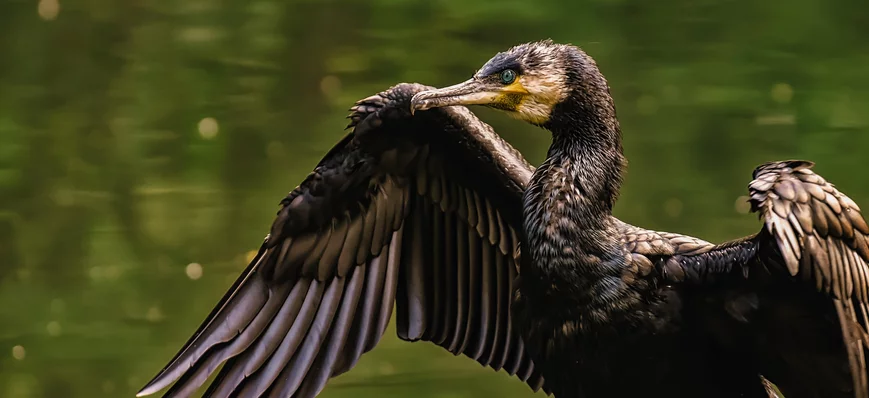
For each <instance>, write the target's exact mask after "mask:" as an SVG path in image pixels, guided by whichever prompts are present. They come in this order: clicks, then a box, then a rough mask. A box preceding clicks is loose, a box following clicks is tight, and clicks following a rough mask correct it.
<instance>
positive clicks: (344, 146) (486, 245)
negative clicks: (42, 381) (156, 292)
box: [139, 84, 548, 397]
mask: <svg viewBox="0 0 869 398" xmlns="http://www.w3.org/2000/svg"><path fill="white" fill-rule="evenodd" d="M424 88H425V87H423V86H419V85H410V84H404V85H399V86H396V87H393V88H392V89H390V90H388V91H385V92H383V93H380V94H378V95H375V96H372V97H369V98H366V99H365V100H362V101H360V102H359V103H357V105H356V106H355V107H354V108H353V113H352V114H351V116H350V119H351V127H353V131H352V132H351V133H350V134H348V135H346V136H345V137H344V138H343V139H342V140H341V141H339V142H338V144H337V145H336V146H335V147H333V148H332V149H331V150H330V151H329V152H328V153H327V155H326V156H325V157H324V158H323V160H321V161H320V163H319V164H318V165H317V167H316V168H315V169H314V171H313V172H312V173H311V174H309V175H308V176H307V177H306V178H305V180H304V181H303V182H302V183H301V184H300V185H299V186H298V187H296V188H295V189H294V190H293V191H292V192H290V194H289V195H288V196H287V197H286V198H285V199H284V200H283V201H282V202H281V208H280V210H279V211H278V214H277V217H276V219H275V221H274V223H273V224H272V228H271V230H270V233H269V235H268V237H267V238H266V240H265V242H264V243H263V245H262V247H261V249H260V251H259V253H258V254H257V256H256V257H255V259H254V260H253V261H252V262H251V263H250V265H249V266H248V267H247V269H245V271H244V272H243V273H242V275H241V276H240V277H239V278H238V280H237V281H236V282H235V283H234V285H233V286H232V287H231V288H230V290H229V291H228V292H227V293H226V294H225V295H224V297H223V298H222V299H221V301H220V303H219V304H218V305H217V306H216V307H215V309H214V310H213V311H212V313H211V314H210V315H209V316H208V318H206V320H205V322H203V324H202V325H201V326H200V328H199V330H197V332H196V334H194V336H193V337H191V339H190V340H189V341H188V342H187V344H185V346H184V347H183V348H182V349H181V350H180V351H179V353H178V354H177V355H176V356H175V358H173V360H172V361H170V363H169V364H168V365H167V366H166V367H165V368H164V369H163V370H162V371H161V372H160V373H159V374H158V375H157V376H155V378H154V379H153V380H152V381H151V382H150V383H148V385H146V386H145V387H144V388H143V389H142V391H140V393H139V396H142V395H148V394H152V393H155V392H157V391H159V390H161V389H163V388H166V387H168V386H169V385H172V387H171V388H170V389H169V390H168V391H167V394H166V395H167V396H190V395H193V394H195V393H196V391H197V390H198V389H199V388H200V387H201V386H202V384H204V383H205V382H206V380H207V378H208V377H209V376H210V375H211V374H212V373H214V372H215V371H217V370H218V368H219V367H220V366H221V365H223V367H222V368H221V369H220V370H219V372H218V375H217V377H216V378H215V380H214V381H213V382H212V384H211V385H210V386H209V387H208V390H207V391H206V395H208V396H214V397H225V396H237V395H241V396H262V395H265V396H281V397H283V396H294V397H313V396H315V395H317V394H318V393H319V392H320V391H322V389H323V388H324V387H325V385H326V383H327V382H328V380H329V379H330V378H331V377H334V376H336V375H339V374H341V373H344V372H346V371H348V370H350V369H352V368H353V366H355V364H356V363H357V361H358V360H359V358H360V357H361V355H363V354H364V353H365V352H368V351H370V350H371V349H373V348H374V347H375V346H376V345H377V343H378V342H379V341H380V339H381V337H382V336H383V334H384V332H385V330H386V327H387V324H388V322H389V320H390V318H391V317H392V312H393V306H395V307H394V308H396V311H397V333H398V336H399V337H400V338H402V339H404V340H408V341H415V340H426V341H431V342H433V343H435V344H438V345H441V346H442V347H443V348H445V349H447V350H449V351H450V352H452V353H453V354H456V355H458V354H464V355H466V356H468V357H470V358H472V359H475V360H476V361H478V362H479V363H480V364H482V365H484V366H490V367H492V368H494V369H496V370H497V369H501V368H505V370H507V371H508V373H510V374H511V375H513V374H515V375H517V376H518V378H519V379H520V380H522V381H525V382H526V383H527V384H528V385H529V386H530V387H531V388H532V389H533V390H535V391H537V390H539V389H543V390H544V391H547V393H548V389H546V388H545V385H544V381H543V379H542V377H540V376H539V374H537V373H536V371H535V366H534V364H533V363H532V361H531V359H530V357H529V356H528V355H526V354H525V352H524V346H523V344H522V341H521V339H520V337H519V336H518V335H517V334H515V333H512V332H511V331H512V327H511V325H510V323H511V317H510V312H509V311H510V292H511V291H512V286H511V285H512V281H513V279H514V278H515V276H516V268H515V265H514V263H513V259H512V254H513V253H514V252H515V251H516V249H517V247H518V245H519V242H518V240H517V239H516V236H517V231H516V228H518V226H519V225H520V219H521V194H522V190H523V187H524V186H525V185H526V184H527V181H528V178H529V177H530V175H531V171H532V169H531V167H530V166H529V165H528V164H527V162H525V160H524V159H522V158H521V156H520V155H519V154H518V152H516V151H515V150H514V149H513V148H512V147H510V146H509V145H508V144H507V143H506V142H504V141H503V140H502V139H500V138H499V137H498V136H497V135H496V134H495V133H494V132H493V131H492V130H491V128H490V127H489V126H487V125H485V124H484V123H482V122H480V121H479V120H478V119H476V117H474V116H473V114H471V113H470V112H469V111H467V109H465V108H461V107H455V108H446V109H435V110H431V111H426V112H420V113H419V114H417V115H416V116H413V117H411V116H410V115H409V113H408V112H407V109H408V106H407V105H408V101H409V99H410V97H411V96H412V94H414V93H416V92H418V91H419V90H421V89H424ZM508 359H509V366H507V367H505V363H506V362H508ZM173 383H174V384H173Z"/></svg>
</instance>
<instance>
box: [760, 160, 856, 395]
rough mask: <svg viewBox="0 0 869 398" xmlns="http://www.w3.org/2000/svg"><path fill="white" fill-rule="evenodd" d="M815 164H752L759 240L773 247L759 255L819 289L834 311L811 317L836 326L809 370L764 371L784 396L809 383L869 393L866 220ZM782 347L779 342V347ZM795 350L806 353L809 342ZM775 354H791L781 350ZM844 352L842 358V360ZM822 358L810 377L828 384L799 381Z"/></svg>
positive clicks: (832, 390) (820, 390) (832, 389)
mask: <svg viewBox="0 0 869 398" xmlns="http://www.w3.org/2000/svg"><path fill="white" fill-rule="evenodd" d="M812 166H813V164H812V163H811V162H806V161H787V162H774V163H767V164H764V165H761V166H759V167H758V168H757V169H755V171H754V181H752V182H751V184H750V185H749V192H750V194H751V196H750V197H751V199H750V201H751V204H752V208H753V209H754V210H755V211H758V212H759V213H760V216H761V218H762V219H763V220H764V224H765V231H766V232H767V233H765V234H760V235H759V236H760V238H759V241H760V243H761V244H766V243H770V242H774V243H775V244H774V245H773V249H774V250H771V251H764V250H763V246H762V247H761V251H760V253H759V254H760V258H761V259H762V261H763V262H764V264H768V266H770V267H775V266H776V265H779V266H780V265H783V266H784V267H785V269H786V270H787V272H788V274H790V275H791V276H793V277H796V278H798V279H800V280H802V281H804V282H806V283H807V284H810V285H811V286H813V287H814V288H815V290H816V291H818V292H820V293H823V294H824V296H825V297H826V298H828V301H829V302H831V303H832V307H833V308H834V309H835V310H834V311H829V310H827V311H825V312H826V315H828V317H827V318H826V319H818V320H816V322H818V323H821V322H823V321H824V320H826V321H828V324H831V325H833V326H838V327H831V328H827V330H828V332H827V334H828V336H825V337H827V341H828V342H825V343H819V345H820V346H821V347H822V348H827V349H828V351H827V352H821V353H818V354H816V355H818V356H820V358H818V359H819V360H818V361H817V362H814V363H811V364H807V366H806V367H807V368H809V369H799V371H798V372H790V373H791V375H792V376H790V377H788V376H786V375H785V374H784V373H786V372H784V371H782V372H778V371H774V372H773V371H771V372H769V373H770V374H769V376H770V379H771V380H772V381H773V382H774V383H777V384H778V385H779V386H780V387H781V389H782V392H783V393H784V394H785V396H787V397H790V396H800V395H799V394H801V393H799V392H797V389H798V388H799V389H802V390H806V389H814V390H815V392H816V395H817V396H821V394H823V396H830V397H832V396H842V397H846V396H847V397H859V398H866V397H867V396H869V386H867V376H869V371H867V367H866V356H867V343H869V339H867V334H866V330H867V325H869V324H867V321H869V319H867V315H869V310H867V304H869V294H867V291H869V264H867V262H869V244H867V235H869V226H867V225H866V221H865V220H864V218H863V215H862V214H861V213H860V208H859V207H858V206H857V204H855V203H854V201H852V200H851V199H850V198H849V197H847V196H845V195H844V194H842V193H841V192H839V190H837V189H836V188H835V187H834V186H833V185H832V184H830V183H828V182H827V181H825V180H824V178H823V177H821V176H820V175H818V174H815V173H814V172H813V171H812V170H811V167H812ZM832 314H835V316H832ZM795 326H796V325H795ZM816 327H817V326H816ZM771 329H774V328H772V327H770V328H768V329H767V330H768V331H770V330H771ZM829 342H836V343H838V344H835V345H834V346H833V347H835V348H834V349H835V351H833V352H830V350H829V349H830V348H831V347H830V343H829ZM787 349H788V348H787V347H781V351H784V350H787ZM800 350H801V351H803V352H805V351H807V348H800ZM777 354H778V355H779V356H783V357H785V358H787V357H788V356H789V353H786V352H781V353H777ZM842 357H844V358H846V359H847V362H845V363H841V362H842V361H841V359H842ZM819 365H820V366H824V365H828V366H830V367H831V368H832V369H830V370H828V371H827V372H830V374H829V375H828V376H827V378H826V379H820V378H817V379H815V381H816V382H818V383H828V385H829V390H824V388H823V387H814V388H812V387H809V386H803V379H800V378H799V376H800V375H801V373H809V372H813V373H815V374H819V373H820V374H825V372H824V371H823V370H822V371H820V372H819V371H818V370H816V369H811V368H814V367H817V366H819ZM843 365H847V366H843ZM767 366H774V365H773V364H769V365H767ZM785 368H787V366H785ZM787 370H791V369H787ZM773 373H776V374H773ZM778 373H782V374H781V376H780V379H781V381H779V380H776V377H775V376H777V375H778ZM793 376H796V377H793ZM849 379H850V380H849ZM792 391H793V392H792Z"/></svg>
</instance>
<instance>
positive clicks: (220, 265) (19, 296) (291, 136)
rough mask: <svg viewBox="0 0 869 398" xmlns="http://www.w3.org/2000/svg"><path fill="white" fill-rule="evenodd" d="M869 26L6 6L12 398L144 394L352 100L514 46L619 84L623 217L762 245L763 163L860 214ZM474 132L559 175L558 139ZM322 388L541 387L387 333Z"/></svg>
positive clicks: (3, 244)
mask: <svg viewBox="0 0 869 398" xmlns="http://www.w3.org/2000/svg"><path fill="white" fill-rule="evenodd" d="M867 22H869V13H867V12H866V8H865V2H860V1H857V0H850V1H840V2H835V3H828V2H824V1H820V0H773V1H765V2H755V1H749V0H705V1H696V0H676V1H670V2H644V1H627V0H599V1H584V2H574V3H573V4H567V3H566V2H561V1H555V0H552V1H541V2H537V3H535V2H531V1H502V2H498V3H494V2H482V1H478V2H471V1H458V0H441V1H435V2H411V1H399V0H369V1H365V2H362V1H345V0H339V1H319V0H318V1H313V0H309V1H275V0H259V1H242V0H226V1H222V2H221V1H212V0H184V1H180V0H178V1H168V0H164V1H155V0H140V1H123V2H118V1H109V0H90V1H84V2H66V1H65V0H60V3H58V2H57V1H56V0H40V1H38V2H37V1H10V0H2V1H0V33H2V34H0V259H2V260H3V263H2V266H0V303H2V304H3V305H2V306H0V319H2V328H0V396H3V397H13V398H18V397H130V396H132V394H133V393H134V392H135V391H136V390H137V389H138V388H139V387H141V386H142V384H143V383H145V382H146V381H147V379H149V378H150V377H151V376H153V375H154V374H155V373H156V372H157V371H158V370H159V369H160V368H161V367H162V366H163V365H164V363H165V362H166V361H167V360H168V359H170V358H171V356H172V355H173V354H174V353H175V351H176V350H177V349H178V348H179V347H180V346H181V345H182V344H183V343H184V342H185V341H186V339H187V337H188V336H189V335H190V333H192V332H193V331H194V330H195V328H196V326H198V324H199V323H200V322H201V321H202V319H203V318H204V317H205V316H206V315H207V313H208V312H209V311H210V310H211V308H212V305H213V304H214V303H215V302H216V301H217V300H218V299H219V298H220V296H221V295H222V294H223V292H224V291H225V289H226V288H227V287H228V286H229V285H230V283H231V282H232V280H233V279H235V277H236V276H237V275H238V273H239V272H240V271H241V270H242V269H243V268H244V266H245V264H246V259H247V258H249V257H250V256H251V255H252V251H253V250H255V249H256V248H257V247H258V245H259V243H260V242H261V241H262V238H263V236H264V235H265V234H266V232H267V231H268V228H269V226H270V223H271V220H272V218H273V216H274V213H275V211H276V210H277V203H278V201H279V200H280V199H281V198H282V197H283V195H285V194H286V192H288V191H289V190H291V189H292V188H293V187H294V186H295V185H296V184H297V183H298V182H299V181H301V179H302V178H303V177H304V176H305V175H306V174H307V173H308V172H309V171H310V170H311V168H312V167H313V166H314V165H315V163H316V162H317V161H318V160H319V159H320V157H321V156H322V155H323V154H324V153H325V152H326V151H327V150H328V149H329V148H330V147H331V145H333V144H334V143H335V142H336V141H338V139H339V138H340V137H341V136H342V135H343V134H344V133H343V131H342V128H343V126H344V125H345V123H346V121H345V120H344V119H343V117H344V116H345V115H346V113H347V112H346V109H347V108H348V107H349V106H350V105H352V103H353V101H355V100H356V99H359V98H362V97H364V96H367V95H369V94H372V93H374V92H376V91H379V90H381V89H384V88H386V87H388V86H390V85H392V84H394V83H397V82H401V81H417V82H421V83H426V84H431V85H437V86H442V85H447V84H452V83H455V82H458V81H461V80H464V79H466V78H467V77H468V76H470V75H471V73H472V72H473V71H474V70H475V68H477V67H479V66H480V65H481V64H482V63H483V62H484V61H486V60H487V59H488V58H489V57H490V56H491V55H493V54H494V53H495V52H496V51H498V50H502V49H504V48H506V47H508V46H510V45H512V44H516V43H520V42H523V41H530V40H537V39H541V38H547V37H551V38H553V39H555V40H556V41H559V42H573V43H575V44H578V45H581V46H582V47H583V48H584V49H586V50H587V51H588V53H590V54H591V55H592V56H593V57H595V58H596V59H597V61H598V63H599V65H600V67H601V69H602V70H603V71H604V73H605V74H606V75H607V77H608V79H609V81H610V83H611V86H612V90H613V95H614V97H615V100H616V104H617V107H618V113H619V116H620V119H621V123H622V128H623V131H624V136H625V138H624V139H625V151H626V155H627V157H628V158H629V159H630V167H629V171H628V175H627V180H626V184H625V188H624V190H623V192H622V196H621V199H620V201H619V204H618V206H617V215H618V216H620V217H622V218H623V219H625V220H626V221H629V222H632V223H635V224H639V225H643V226H646V227H649V228H654V229H661V230H674V231H679V232H683V233H688V234H692V235H697V236H701V237H703V238H706V239H708V240H712V241H720V240H723V239H728V238H733V237H736V236H740V235H744V234H749V233H752V232H754V231H756V230H757V228H759V224H758V222H757V221H756V218H755V216H754V215H748V214H744V211H745V207H744V206H742V202H744V199H745V198H744V197H742V196H744V195H746V193H747V190H746V184H747V183H748V181H749V180H750V177H751V171H752V169H753V168H754V167H755V166H756V165H757V164H759V163H761V162H764V161H768V160H777V159H787V158H803V159H809V160H813V161H815V162H817V167H816V170H817V171H818V172H819V173H821V174H822V175H823V176H825V177H826V178H827V179H828V180H830V181H832V182H834V183H836V184H837V186H838V187H839V188H840V189H842V190H843V191H844V192H846V193H847V194H849V195H850V196H851V197H852V198H853V199H854V200H855V201H856V202H857V203H860V204H864V205H865V206H869V184H866V182H865V181H866V179H865V175H864V173H865V172H864V170H866V169H867V166H869V158H867V157H866V156H864V153H865V152H866V150H869V134H867V132H869V113H867V112H866V109H869V73H867V72H866V69H865V66H866V65H867V64H869V46H867V44H866V40H865V38H866V37H867V36H869V23H867ZM479 115H481V116H482V117H483V118H484V119H485V120H486V121H487V122H490V123H491V124H493V125H494V126H495V128H496V129H497V130H498V131H499V132H500V133H501V134H502V135H503V136H504V137H506V138H507V139H508V140H509V141H510V142H511V143H513V144H514V145H515V146H516V147H518V148H519V149H520V150H522V151H523V153H525V154H526V156H527V157H528V158H529V160H530V161H532V162H534V163H536V162H539V161H540V160H541V159H542V158H543V156H544V154H545V149H546V147H547V145H548V134H546V133H544V132H542V131H540V130H538V129H535V128H533V127H531V126H526V125H524V124H522V123H518V122H515V121H513V120H510V119H508V118H506V117H504V116H503V115H500V114H497V113H494V112H490V111H485V110H481V111H479ZM626 378H627V379H628V380H629V379H630V377H629V376H626ZM322 396H324V397H333V398H334V397H360V396H362V397H364V396H372V397H374V396H415V397H444V398H445V397H450V398H460V397H481V396H498V397H508V398H514V397H530V396H532V394H530V392H529V389H528V388H527V387H525V386H524V385H523V383H521V382H519V381H516V380H513V379H512V378H510V377H507V376H505V375H503V374H497V373H495V372H492V371H491V370H488V369H484V368H481V367H480V366H479V365H477V364H476V363H475V362H473V361H471V360H468V359H465V358H455V357H453V356H452V355H450V354H449V353H447V352H446V351H444V350H443V349H441V348H439V347H436V346H433V345H430V344H426V343H415V344H409V343H404V342H401V341H399V340H398V339H397V338H396V337H395V332H394V329H392V328H390V329H389V330H388V331H387V333H386V337H385V338H384V340H383V341H382V343H381V344H380V345H379V346H378V348H377V349H376V350H375V351H374V352H372V353H370V354H368V355H366V356H364V357H363V359H362V361H361V362H360V363H359V365H358V366H357V367H356V368H355V369H354V370H353V371H352V372H350V373H348V374H346V375H344V376H342V377H340V378H338V379H335V380H334V381H333V382H332V383H331V384H330V386H329V387H327V389H326V391H325V393H324V394H323V395H322Z"/></svg>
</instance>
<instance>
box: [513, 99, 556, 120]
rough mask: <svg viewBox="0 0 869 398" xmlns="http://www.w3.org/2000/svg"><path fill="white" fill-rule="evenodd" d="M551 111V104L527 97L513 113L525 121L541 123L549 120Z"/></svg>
mask: <svg viewBox="0 0 869 398" xmlns="http://www.w3.org/2000/svg"><path fill="white" fill-rule="evenodd" d="M551 113H552V105H549V104H544V103H540V102H537V101H536V98H533V97H527V98H526V99H525V100H524V101H522V103H521V104H520V105H519V108H518V109H516V113H513V115H514V116H516V117H517V118H519V119H522V120H525V121H527V122H531V123H534V124H543V123H546V122H547V121H548V120H549V115H550V114H551Z"/></svg>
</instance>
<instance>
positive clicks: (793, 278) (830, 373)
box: [623, 161, 869, 398]
mask: <svg viewBox="0 0 869 398" xmlns="http://www.w3.org/2000/svg"><path fill="white" fill-rule="evenodd" d="M812 166H813V164H812V163H811V162H807V161H783V162H771V163H766V164H763V165H761V166H759V167H757V168H756V169H755V171H754V174H753V177H754V180H753V181H752V182H751V183H750V185H749V193H750V203H751V205H752V210H753V211H754V212H757V213H759V216H760V218H761V219H762V220H763V222H764V227H763V228H762V229H761V231H760V232H759V233H757V234H756V235H753V236H749V237H745V238H742V239H738V240H734V241H731V242H726V243H723V244H720V245H713V244H711V243H708V242H704V241H700V240H697V239H695V238H691V237H685V236H681V235H677V234H667V233H658V232H653V231H645V230H642V229H639V228H636V227H632V226H627V224H625V225H626V226H625V227H623V230H625V231H626V237H627V238H626V247H628V248H629V249H630V250H631V251H632V252H633V256H634V259H635V260H636V259H639V260H638V261H636V263H638V264H640V267H639V269H640V270H643V269H644V268H643V265H645V266H646V268H645V269H647V270H649V271H647V272H649V273H651V272H654V271H658V272H659V274H660V277H661V278H662V279H663V280H664V281H666V283H677V284H678V283H684V284H686V285H695V286H696V285H697V284H699V285H700V286H701V289H699V290H700V292H699V294H700V295H701V296H702V299H703V300H700V301H702V302H703V303H704V304H703V305H705V307H701V308H702V310H700V311H702V313H700V314H699V318H700V319H704V320H706V321H707V322H708V323H707V326H709V325H714V326H709V329H708V331H709V334H710V335H712V336H714V338H715V339H717V340H718V341H719V342H721V343H722V344H725V345H728V346H729V349H732V350H734V352H740V353H741V354H742V355H744V357H745V363H746V364H749V365H750V366H755V367H756V369H757V372H758V373H759V374H761V375H763V376H764V377H766V378H768V379H769V380H770V381H772V382H773V383H775V384H776V385H777V386H778V387H779V388H780V389H781V391H782V393H783V394H784V396H785V397H788V398H795V397H796V398H799V397H812V398H822V397H824V398H826V397H839V398H846V397H847V398H867V397H869V392H867V391H869V387H867V376H869V371H867V366H866V358H867V354H869V353H867V343H869V335H867V332H866V331H867V325H869V323H867V322H869V318H867V316H869V309H867V304H869V298H867V297H869V265H867V262H869V244H867V235H869V226H867V224H866V221H865V220H864V218H863V216H862V215H861V213H860V208H859V207H858V206H857V205H856V204H855V203H854V202H853V201H852V200H851V199H850V198H848V197H847V196H845V195H844V194H842V193H841V192H839V191H838V190H837V189H836V188H835V187H834V186H833V185H832V184H830V183H828V182H827V181H825V180H824V179H823V178H822V177H821V176H820V175H818V174H815V173H814V172H813V171H812V170H811V167H812ZM697 290H698V289H694V290H693V294H698V292H697ZM718 309H720V310H722V311H717V310H718ZM695 315H696V314H695Z"/></svg>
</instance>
